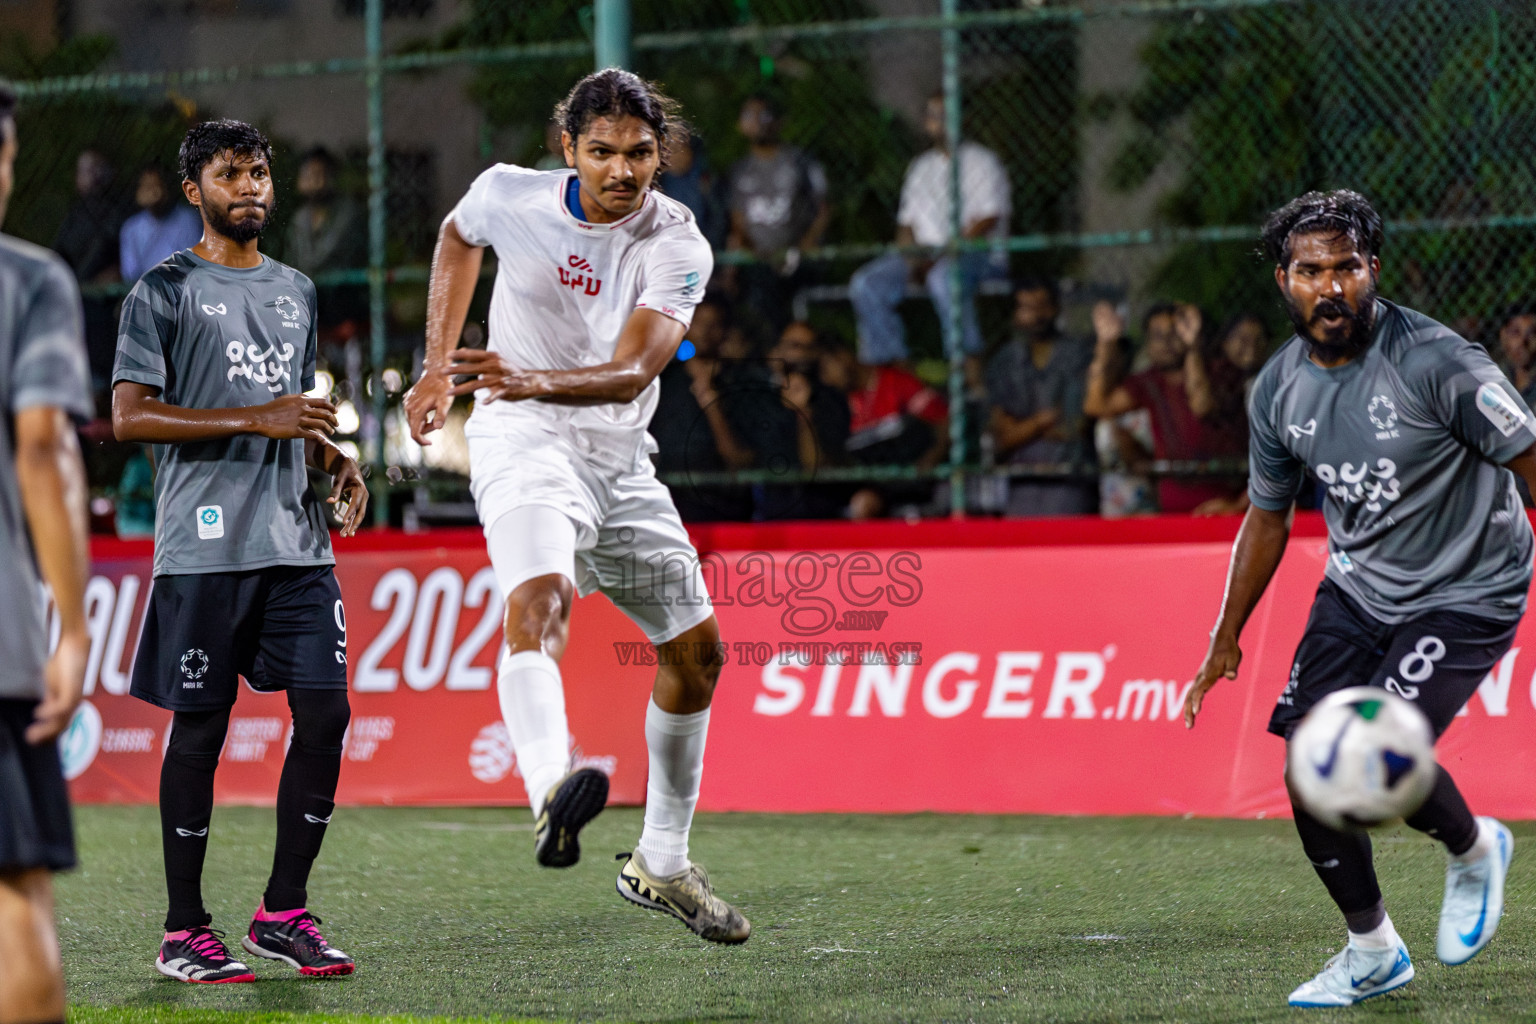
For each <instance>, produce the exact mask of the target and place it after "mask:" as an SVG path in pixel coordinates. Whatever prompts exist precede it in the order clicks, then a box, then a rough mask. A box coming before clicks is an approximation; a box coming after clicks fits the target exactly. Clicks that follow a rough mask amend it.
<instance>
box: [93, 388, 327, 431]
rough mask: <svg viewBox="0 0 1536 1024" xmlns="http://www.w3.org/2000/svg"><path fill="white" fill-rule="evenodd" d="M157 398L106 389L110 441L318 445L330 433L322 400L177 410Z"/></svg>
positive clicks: (155, 392) (143, 391)
mask: <svg viewBox="0 0 1536 1024" xmlns="http://www.w3.org/2000/svg"><path fill="white" fill-rule="evenodd" d="M159 396H160V389H159V388H155V387H151V386H149V385H148V384H138V383H135V382H134V381H129V380H120V381H118V382H117V384H116V385H115V386H114V387H113V388H112V433H113V435H114V436H115V437H116V438H117V439H118V440H119V441H140V442H143V443H145V444H187V443H190V442H193V441H221V440H223V439H224V438H227V437H234V436H235V435H237V434H259V435H260V436H262V437H271V438H276V439H278V440H293V439H296V438H303V439H305V440H314V441H323V440H325V439H326V438H327V437H329V436H330V435H331V434H334V433H335V432H336V407H335V406H334V405H332V404H331V403H330V402H328V401H326V400H325V399H323V398H310V397H308V396H306V395H284V396H283V397H282V398H279V399H276V400H275V401H271V402H267V403H266V404H265V405H253V406H250V407H248V408H243V409H183V408H182V407H180V406H177V405H170V404H169V403H167V402H162V401H161V400H160V397H159Z"/></svg>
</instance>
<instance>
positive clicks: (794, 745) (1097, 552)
mask: <svg viewBox="0 0 1536 1024" xmlns="http://www.w3.org/2000/svg"><path fill="white" fill-rule="evenodd" d="M1170 522H1172V521H1170ZM1179 522H1181V523H1189V522H1191V521H1188V520H1184V521H1179ZM1207 522H1208V521H1207ZM967 526H970V527H971V528H970V529H966V527H967ZM1235 527H1236V524H1235V523H1234V522H1231V521H1228V522H1226V523H1224V524H1220V525H1218V526H1216V527H1211V526H1208V525H1199V526H1186V525H1170V526H1169V527H1167V529H1165V530H1164V531H1163V532H1162V533H1161V534H1159V533H1157V532H1156V531H1155V530H1153V528H1151V527H1149V526H1148V525H1147V523H1146V522H1141V523H1138V524H1135V525H1134V526H1131V527H1129V529H1130V530H1131V531H1134V533H1133V536H1134V539H1135V541H1137V542H1135V543H1116V542H1115V534H1114V531H1115V530H1116V529H1117V528H1118V527H1117V524H1104V523H1092V524H1090V525H1075V526H1066V525H1061V524H1054V525H1052V524H1048V525H1046V526H1045V527H1043V528H1041V529H1038V530H1036V531H1034V532H1033V533H1032V534H1031V535H1028V536H1027V537H1026V536H1024V535H1021V534H1019V533H1018V532H1017V530H1016V527H1014V526H1013V525H1011V524H1010V525H1008V526H1007V527H1003V526H1000V525H999V524H987V523H982V524H963V523H949V524H942V525H939V526H937V527H935V528H932V529H928V530H909V531H903V530H901V529H899V528H896V527H882V528H881V529H879V530H874V531H868V530H858V529H857V528H849V527H847V526H846V524H845V525H844V526H834V527H832V528H820V529H808V530H795V529H788V530H785V529H782V528H775V529H776V530H778V535H777V536H775V535H773V534H765V533H762V532H757V533H754V532H750V531H748V530H747V529H744V528H741V527H734V528H722V529H718V530H716V531H714V532H711V531H707V530H701V531H699V533H698V534H697V535H696V539H697V540H698V542H699V544H700V547H701V550H703V551H705V554H704V556H703V557H704V571H705V577H706V579H707V580H708V581H709V583H710V590H711V593H712V595H713V596H714V599H715V604H716V608H717V614H718V616H719V619H720V624H721V633H722V636H723V639H724V640H725V643H726V645H727V646H726V654H727V664H726V667H725V669H724V671H723V673H722V676H721V681H720V686H719V689H718V690H717V693H716V699H715V705H714V713H713V715H712V718H711V728H710V738H709V745H708V751H707V755H706V765H705V777H704V789H703V794H702V797H701V801H700V806H701V807H704V808H707V809H714V810H750V811H879V812H908V811H927V810H931V811H961V812H966V811H975V812H999V813H1001V812H1039V813H1058V814H1079V813H1081V814H1197V815H1213V816H1238V817H1252V816H1262V815H1276V814H1284V813H1286V811H1287V803H1286V799H1285V794H1284V789H1283V786H1282V783H1281V779H1280V770H1281V764H1282V754H1283V749H1282V744H1281V741H1280V740H1278V739H1276V738H1274V737H1272V736H1269V735H1268V734H1266V733H1265V732H1264V726H1265V723H1266V721H1267V719H1268V715H1269V711H1270V708H1271V707H1272V706H1273V702H1274V699H1275V697H1276V696H1277V695H1278V694H1279V692H1280V690H1281V688H1282V687H1283V686H1284V684H1285V681H1286V678H1287V676H1288V675H1289V669H1290V663H1291V656H1292V653H1293V651H1294V649H1295V645H1296V641H1297V640H1298V639H1299V638H1300V635H1301V630H1302V627H1303V625H1304V623H1305V621H1306V617H1307V612H1308V610H1309V607H1310V604H1311V599H1312V594H1313V591H1314V590H1315V589H1316V586H1317V582H1318V580H1319V579H1320V578H1321V576H1322V571H1323V565H1324V561H1325V557H1326V551H1325V548H1324V544H1323V540H1322V538H1321V528H1320V524H1319V523H1318V522H1317V521H1316V520H1315V519H1305V518H1304V519H1303V520H1302V521H1301V522H1300V523H1299V524H1298V529H1297V531H1296V535H1295V536H1294V537H1293V540H1292V543H1291V546H1290V549H1289V551H1288V552H1287V554H1286V557H1285V561H1284V562H1283V563H1282V565H1281V568H1280V571H1279V573H1278V575H1277V576H1276V579H1275V582H1274V584H1273V586H1272V587H1271V589H1270V592H1269V594H1268V595H1267V596H1266V598H1265V600H1264V602H1263V604H1261V605H1260V607H1259V609H1258V610H1257V612H1256V613H1255V614H1254V617H1253V620H1252V622H1251V623H1250V624H1249V627H1248V631H1247V634H1246V636H1245V638H1244V639H1245V643H1244V650H1245V653H1246V657H1245V660H1244V663H1243V670H1242V676H1241V678H1240V679H1238V680H1237V681H1235V682H1225V683H1223V684H1221V685H1220V686H1219V687H1218V688H1217V689H1216V690H1215V691H1213V693H1212V695H1211V696H1210V698H1208V700H1207V702H1206V707H1205V711H1204V712H1203V714H1202V716H1201V719H1200V723H1199V726H1198V728H1197V729H1195V730H1194V731H1193V732H1190V731H1186V730H1185V728H1184V726H1183V723H1182V720H1181V716H1180V709H1181V705H1182V702H1183V697H1184V694H1185V692H1186V690H1187V688H1188V686H1189V680H1190V679H1191V677H1192V676H1193V673H1194V670H1195V668H1196V667H1197V666H1198V664H1199V661H1200V658H1201V655H1202V654H1203V653H1204V643H1205V636H1206V634H1207V632H1208V631H1209V629H1210V626H1211V623H1212V621H1213V620H1214V617H1215V614H1216V608H1217V603H1218V602H1219V600H1220V596H1221V588H1222V582H1223V579H1224V576H1225V572H1226V563H1227V557H1228V554H1229V552H1230V544H1231V535H1232V533H1233V531H1234V530H1235ZM1149 531H1150V532H1149ZM1159 537H1161V538H1162V540H1163V541H1164V542H1155V541H1156V540H1157V539H1158V538H1159ZM1170 537H1171V538H1174V539H1172V540H1169V539H1168V538H1170ZM1186 538H1187V539H1186ZM449 539H450V540H451V544H439V542H440V541H442V540H443V538H442V537H441V536H438V537H432V536H429V537H427V538H425V539H423V538H419V537H417V538H409V539H403V538H400V537H392V538H387V539H375V540H374V541H371V542H368V543H365V544H350V545H345V546H341V547H340V549H339V552H338V567H337V575H338V577H339V579H340V582H341V588H342V593H343V596H344V598H345V601H346V609H347V629H348V651H349V659H350V678H351V702H352V715H353V718H352V726H351V729H350V731H349V733H348V738H347V744H346V753H345V761H344V765H343V770H342V782H341V792H340V796H339V798H340V799H341V800H342V801H343V802H351V803H382V804H517V803H523V802H524V794H523V790H522V783H521V780H520V779H519V778H518V777H517V773H516V763H515V761H516V759H515V757H514V756H513V753H512V750H511V745H510V742H509V741H508V738H507V735H506V730H505V727H504V726H503V725H502V724H501V721H500V715H499V711H498V708H497V702H496V692H495V664H496V660H497V657H498V648H499V644H500V597H499V595H498V594H497V592H496V588H495V582H494V579H493V577H492V575H491V573H490V571H489V568H488V566H487V563H486V558H485V553H484V550H483V548H481V547H480V545H479V535H478V532H463V533H457V532H456V533H454V534H452V535H449ZM754 539H755V540H758V541H771V542H773V543H774V544H775V545H777V546H775V547H773V548H771V549H770V548H767V547H766V546H765V547H763V548H754V547H752V546H751V545H752V541H753V540H754ZM1042 540H1043V541H1046V543H1041V541H1042ZM903 542H906V543H903ZM724 545H729V546H728V547H727V546H724ZM866 545H867V546H866ZM96 568H97V575H96V576H95V577H94V578H93V579H92V581H91V584H90V589H89V591H88V595H87V601H88V607H87V611H88V614H89V620H90V624H91V630H92V640H93V643H92V651H91V660H90V665H89V669H88V678H87V682H86V688H87V695H88V702H89V706H88V707H86V708H83V709H82V712H81V714H80V716H79V718H77V720H76V722H75V723H74V725H73V726H72V727H71V730H70V732H69V734H68V735H67V737H66V740H65V753H66V763H67V766H68V770H69V772H70V774H71V775H72V777H73V780H74V781H73V786H74V792H75V795H76V797H77V798H78V799H80V800H83V801H87V802H92V801H116V802H135V801H152V800H153V799H154V798H155V792H156V785H157V779H158V771H159V762H160V757H161V754H162V751H163V744H164V740H165V735H166V729H167V726H168V723H169V714H168V713H166V712H163V711H160V710H159V709H156V708H153V707H150V706H149V705H147V704H144V703H142V702H140V701H137V700H135V699H133V698H131V697H129V696H127V689H128V678H129V669H130V666H131V664H132V653H133V647H134V638H135V637H136V636H137V632H138V622H139V620H140V618H141V617H142V614H143V607H144V602H145V598H146V596H147V593H148V588H149V584H150V580H149V562H148V557H147V554H146V553H144V551H143V549H140V548H131V547H127V546H112V547H103V549H102V550H100V551H98V557H97V567H96ZM1533 628H1536V627H1530V626H1524V627H1522V629H1521V632H1520V635H1519V637H1518V638H1517V640H1516V646H1515V648H1514V649H1513V650H1512V651H1511V652H1510V653H1509V655H1508V656H1507V657H1506V658H1505V659H1504V660H1503V661H1502V662H1501V663H1500V664H1499V666H1498V667H1497V668H1496V669H1495V670H1494V671H1493V672H1492V673H1490V675H1489V678H1488V679H1487V680H1486V681H1485V682H1484V683H1483V685H1482V687H1481V688H1480V690H1479V692H1478V695H1477V696H1476V697H1474V698H1473V700H1472V701H1471V703H1470V705H1469V707H1468V709H1467V711H1466V712H1465V713H1464V715H1463V718H1462V719H1461V720H1459V721H1458V722H1457V723H1456V724H1455V725H1453V726H1452V728H1451V730H1450V732H1449V733H1448V734H1447V735H1446V737H1445V738H1444V739H1443V740H1442V741H1441V744H1440V748H1439V753H1440V758H1441V761H1442V763H1444V764H1445V765H1447V767H1449V768H1450V769H1451V770H1452V771H1453V772H1455V773H1456V776H1457V779H1458V781H1459V782H1460V784H1461V786H1462V788H1463V789H1464V791H1466V792H1467V794H1468V796H1469V798H1470V799H1471V800H1472V801H1473V804H1474V806H1476V807H1477V808H1478V810H1479V811H1480V812H1481V813H1491V814H1497V815H1502V816H1512V817H1517V818H1519V817H1536V793H1532V791H1531V787H1530V786H1529V785H1528V784H1527V783H1526V782H1525V781H1524V780H1526V779H1529V778H1532V777H1533V772H1532V769H1533V768H1536V753H1533V749H1532V746H1533V745H1532V744H1531V743H1530V742H1529V740H1528V739H1527V737H1528V736H1529V735H1531V733H1532V727H1533V725H1536V674H1533V669H1536V663H1533V662H1531V660H1530V659H1529V658H1525V657H1524V656H1523V654H1522V651H1523V650H1536V634H1532V633H1530V630H1531V629H1533ZM653 665H654V652H653V650H652V649H651V648H650V647H649V645H648V644H647V643H646V642H645V640H644V637H643V635H642V634H641V633H640V632H639V630H638V629H636V628H635V627H634V626H633V625H632V624H630V623H629V621H628V620H627V619H625V618H624V617H623V616H622V615H621V614H620V613H619V612H618V611H617V610H616V609H615V608H614V607H613V606H612V605H611V604H609V603H608V601H607V600H606V599H605V598H602V597H593V598H588V599H584V600H581V601H579V602H578V604H577V607H576V609H575V612H574V615H573V621H572V630H571V644H570V647H569V650H568V652H567V655H566V658H565V661H564V663H563V666H562V668H563V675H564V678H565V684H566V693H567V699H568V704H569V708H570V722H571V733H572V743H573V753H574V754H575V756H576V757H577V758H578V759H580V760H581V761H582V762H583V763H587V764H592V765H595V766H598V767H601V768H602V769H603V770H605V771H607V772H608V773H609V774H610V775H611V776H612V778H613V787H614V788H613V797H614V799H615V800H616V801H618V802H624V803H638V802H641V801H642V800H643V798H644V792H645V772H646V754H645V749H644V739H643V734H642V725H643V721H644V709H645V703H646V699H647V696H648V693H649V687H650V680H651V677H652V675H653V674H654V671H655V670H654V667H652V666H653ZM287 735H288V715H287V706H286V703H285V702H284V700H283V698H282V696H281V695H271V694H257V693H255V692H253V691H250V690H249V689H242V693H241V696H240V699H239V701H238V703H237V704H236V708H235V713H234V716H233V718H232V721H231V727H230V735H229V739H228V741H227V743H226V746H225V749H224V754H223V761H222V764H221V767H220V770H219V774H218V789H217V793H218V797H219V799H220V800H223V801H226V802H239V803H270V802H271V801H272V800H273V799H274V796H275V792H276V786H277V778H278V773H279V770H280V768H281V763H282V756H283V751H284V749H285V747H286V740H287ZM1473 750H1476V751H1477V756H1476V757H1475V758H1474V757H1470V756H1468V755H1469V754H1470V753H1471V751H1473Z"/></svg>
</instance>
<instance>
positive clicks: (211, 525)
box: [197, 505, 224, 540]
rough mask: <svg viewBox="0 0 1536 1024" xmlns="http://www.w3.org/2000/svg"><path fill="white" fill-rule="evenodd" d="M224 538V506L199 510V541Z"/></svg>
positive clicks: (207, 506)
mask: <svg viewBox="0 0 1536 1024" xmlns="http://www.w3.org/2000/svg"><path fill="white" fill-rule="evenodd" d="M222 536H224V506H222V505H204V506H203V507H202V508H200V509H198V510H197V539H198V540H217V539H218V538H220V537H222Z"/></svg>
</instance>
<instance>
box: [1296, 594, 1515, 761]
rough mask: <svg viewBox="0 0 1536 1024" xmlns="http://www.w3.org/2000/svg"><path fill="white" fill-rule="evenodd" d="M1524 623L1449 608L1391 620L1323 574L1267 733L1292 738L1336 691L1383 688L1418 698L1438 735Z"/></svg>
mask: <svg viewBox="0 0 1536 1024" xmlns="http://www.w3.org/2000/svg"><path fill="white" fill-rule="evenodd" d="M1518 626H1519V622H1518V621H1515V622H1506V621H1503V620H1499V619H1489V618H1485V617H1483V616H1480V615H1470V614H1468V613H1466V612H1459V611H1451V610H1441V611H1431V612H1425V613H1424V614H1423V615H1420V616H1417V617H1416V618H1412V619H1409V620H1407V621H1406V622H1399V623H1397V624H1396V625H1392V624H1388V623H1385V622H1382V621H1381V620H1380V619H1377V618H1376V617H1374V616H1373V615H1371V614H1370V613H1369V612H1367V611H1366V610H1365V609H1364V608H1362V607H1361V606H1360V604H1359V603H1358V602H1356V601H1355V600H1354V599H1353V598H1351V597H1350V596H1349V595H1348V594H1347V593H1345V592H1344V590H1343V588H1341V587H1339V586H1338V585H1337V584H1336V583H1334V582H1333V581H1331V580H1327V579H1325V580H1323V582H1322V585H1321V586H1319V587H1318V588H1317V599H1316V600H1315V601H1313V602H1312V614H1311V616H1310V617H1309V618H1308V619H1307V630H1306V632H1305V633H1303V634H1302V637H1301V643H1300V644H1299V645H1297V647H1296V660H1295V661H1294V662H1293V663H1292V665H1291V678H1290V681H1289V682H1287V683H1286V684H1285V690H1284V691H1283V692H1282V693H1281V694H1280V699H1279V701H1278V702H1277V703H1276V704H1275V710H1274V713H1273V714H1272V715H1270V718H1269V731H1270V732H1272V733H1274V734H1275V735H1277V736H1284V737H1286V738H1290V735H1291V730H1292V729H1295V728H1296V726H1297V724H1298V723H1299V722H1300V721H1301V719H1302V717H1303V716H1304V715H1306V713H1307V712H1308V711H1309V710H1311V708H1312V705H1314V704H1316V703H1317V702H1318V701H1320V700H1322V699H1323V698H1324V697H1326V696H1328V695H1329V694H1330V693H1334V692H1336V691H1338V690H1343V689H1345V688H1347V687H1350V686H1378V687H1381V688H1382V689H1385V690H1390V691H1391V692H1393V693H1395V694H1397V695H1398V696H1400V697H1406V698H1408V699H1409V700H1411V701H1413V702H1414V703H1415V704H1417V705H1418V707H1419V710H1420V711H1422V712H1424V716H1425V717H1426V718H1428V719H1429V724H1430V725H1431V726H1433V727H1434V730H1435V738H1436V739H1438V738H1439V737H1440V734H1441V733H1443V732H1445V730H1446V729H1448V728H1450V725H1451V721H1452V720H1453V719H1454V718H1455V717H1456V712H1458V711H1460V710H1461V709H1462V706H1463V705H1465V704H1466V703H1467V701H1469V700H1471V699H1472V694H1474V693H1476V692H1477V688H1478V686H1479V684H1481V683H1482V681H1483V679H1484V678H1485V677H1487V675H1488V673H1489V671H1490V670H1492V668H1493V667H1494V666H1495V665H1497V664H1498V662H1499V659H1500V658H1502V657H1504V655H1505V653H1506V652H1508V651H1509V648H1510V645H1511V644H1512V643H1514V640H1515V629H1516V627H1518Z"/></svg>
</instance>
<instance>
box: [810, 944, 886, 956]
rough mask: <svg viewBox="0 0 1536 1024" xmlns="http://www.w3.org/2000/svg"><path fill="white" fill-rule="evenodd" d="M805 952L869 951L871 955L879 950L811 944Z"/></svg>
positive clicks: (878, 952)
mask: <svg viewBox="0 0 1536 1024" xmlns="http://www.w3.org/2000/svg"><path fill="white" fill-rule="evenodd" d="M806 952H807V953H869V954H871V955H872V956H879V955H880V951H879V950H878V949H844V948H843V947H842V946H812V947H810V948H809V949H807V950H806Z"/></svg>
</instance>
